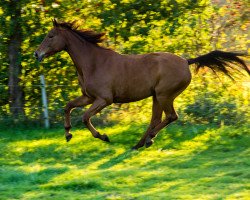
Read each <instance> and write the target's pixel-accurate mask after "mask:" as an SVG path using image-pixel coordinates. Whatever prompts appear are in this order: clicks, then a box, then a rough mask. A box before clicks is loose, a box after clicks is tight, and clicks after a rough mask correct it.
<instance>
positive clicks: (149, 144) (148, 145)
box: [145, 140, 154, 148]
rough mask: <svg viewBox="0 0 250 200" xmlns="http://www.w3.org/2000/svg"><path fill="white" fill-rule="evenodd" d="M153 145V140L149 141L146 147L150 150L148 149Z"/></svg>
mask: <svg viewBox="0 0 250 200" xmlns="http://www.w3.org/2000/svg"><path fill="white" fill-rule="evenodd" d="M153 143H154V141H153V140H150V141H147V142H146V143H145V147H146V148H148V147H150V146H151V145H152V144H153Z"/></svg>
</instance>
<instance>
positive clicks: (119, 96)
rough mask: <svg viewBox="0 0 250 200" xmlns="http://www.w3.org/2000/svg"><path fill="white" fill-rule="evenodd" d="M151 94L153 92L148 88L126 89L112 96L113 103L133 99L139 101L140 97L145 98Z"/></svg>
mask: <svg viewBox="0 0 250 200" xmlns="http://www.w3.org/2000/svg"><path fill="white" fill-rule="evenodd" d="M152 95H153V92H152V91H150V90H147V91H140V92H139V91H130V92H129V91H128V92H126V93H123V94H116V95H114V97H113V102H114V103H129V102H134V101H139V100H142V99H145V98H147V97H150V96H152Z"/></svg>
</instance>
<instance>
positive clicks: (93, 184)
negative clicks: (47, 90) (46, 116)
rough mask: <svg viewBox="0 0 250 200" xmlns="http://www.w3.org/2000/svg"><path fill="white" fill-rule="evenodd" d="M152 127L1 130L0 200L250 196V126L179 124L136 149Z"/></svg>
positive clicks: (227, 197)
mask: <svg viewBox="0 0 250 200" xmlns="http://www.w3.org/2000/svg"><path fill="white" fill-rule="evenodd" d="M145 128H146V126H145V125H143V126H142V125H140V126H139V125H122V124H120V125H116V126H112V127H108V128H99V130H100V132H102V133H106V134H108V135H109V137H110V140H111V143H110V144H108V143H104V142H102V141H100V140H98V139H95V138H93V137H92V136H91V134H90V133H89V132H88V131H87V130H86V129H84V128H82V129H73V131H72V134H73V135H74V137H73V139H72V140H71V141H70V142H69V143H66V141H65V139H64V135H63V134H64V130H63V128H61V129H51V130H39V129H37V130H35V129H30V130H1V134H0V149H1V151H0V165H1V168H0V199H1V200H5V199H8V200H9V199H32V200H33V199H46V200H47V199H53V200H55V199H58V200H63V199H67V200H68V199H79V200H85V199H91V200H94V199H141V200H147V199H148V200H151V199H153V200H154V199H156V200H158V199H164V200H165V199H167V200H168V199H183V200H188V199H192V200H193V199H249V197H250V184H249V180H250V159H249V157H250V148H249V144H250V137H249V136H250V134H249V133H250V131H249V130H250V127H249V126H248V125H245V126H242V127H240V128H237V127H227V126H224V127H220V128H218V127H211V126H205V125H203V126H201V125H186V126H181V125H177V124H173V125H171V126H170V127H168V128H167V129H164V130H163V131H161V132H160V134H159V135H158V137H157V138H156V140H155V143H154V145H153V146H152V147H150V148H148V149H145V148H142V149H140V150H139V151H131V150H130V148H131V147H132V146H133V145H134V144H135V143H136V142H137V141H138V140H139V139H140V137H141V135H142V132H143V131H144V130H145Z"/></svg>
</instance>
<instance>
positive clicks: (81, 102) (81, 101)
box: [64, 95, 92, 142]
mask: <svg viewBox="0 0 250 200" xmlns="http://www.w3.org/2000/svg"><path fill="white" fill-rule="evenodd" d="M91 103H92V100H91V99H90V98H89V97H87V96H84V95H83V96H80V97H77V98H75V99H74V100H72V101H70V102H68V103H67V105H66V107H65V109H64V112H65V121H64V128H65V137H66V140H67V142H68V141H70V139H71V138H72V134H71V133H70V132H69V131H70V129H71V122H70V113H71V111H72V110H73V109H74V108H76V107H81V106H86V105H88V104H91Z"/></svg>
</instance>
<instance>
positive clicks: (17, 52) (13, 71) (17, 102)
mask: <svg viewBox="0 0 250 200" xmlns="http://www.w3.org/2000/svg"><path fill="white" fill-rule="evenodd" d="M10 6H11V9H12V15H11V20H10V29H11V30H10V37H9V47H8V57H9V83H8V84H9V104H10V110H11V113H12V115H13V117H14V118H18V117H19V116H20V115H23V114H24V93H23V88H22V87H21V86H20V78H19V75H20V73H21V44H22V27H21V22H20V20H21V5H20V2H19V1H11V2H10Z"/></svg>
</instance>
